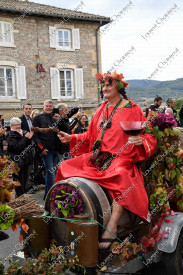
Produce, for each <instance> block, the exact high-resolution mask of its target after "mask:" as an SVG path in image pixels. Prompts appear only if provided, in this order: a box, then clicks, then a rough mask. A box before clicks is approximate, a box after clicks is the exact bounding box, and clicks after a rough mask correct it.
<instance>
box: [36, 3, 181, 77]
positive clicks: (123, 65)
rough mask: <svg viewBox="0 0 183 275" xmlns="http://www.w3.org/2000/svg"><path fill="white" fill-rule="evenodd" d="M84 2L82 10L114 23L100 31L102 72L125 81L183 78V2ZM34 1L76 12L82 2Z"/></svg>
mask: <svg viewBox="0 0 183 275" xmlns="http://www.w3.org/2000/svg"><path fill="white" fill-rule="evenodd" d="M82 1H83V2H84V5H83V6H82V9H81V11H83V12H88V13H93V14H100V15H104V16H107V17H111V18H112V19H113V20H114V21H113V23H111V24H110V26H109V27H108V28H107V29H106V26H104V27H102V28H101V32H102V33H101V43H102V71H103V72H105V71H107V70H110V69H111V68H112V67H113V66H114V68H116V70H117V72H122V73H123V74H124V76H125V78H126V79H147V78H148V79H155V80H173V79H176V78H182V77H183V74H182V73H183V19H182V15H183V1H182V0H159V1H155V0H82ZM174 1H175V2H174ZM32 2H36V3H40V4H46V5H52V6H57V7H61V8H66V9H73V10H74V9H76V8H77V6H78V5H79V4H80V3H81V0H69V1H65V0H52V1H50V0H34V1H33V0H32ZM117 16H118V19H117ZM127 53H128V54H127ZM125 54H126V56H125ZM120 59H121V61H120Z"/></svg>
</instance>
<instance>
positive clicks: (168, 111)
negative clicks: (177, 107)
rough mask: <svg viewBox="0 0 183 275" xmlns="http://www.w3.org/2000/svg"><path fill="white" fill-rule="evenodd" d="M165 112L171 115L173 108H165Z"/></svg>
mask: <svg viewBox="0 0 183 275" xmlns="http://www.w3.org/2000/svg"><path fill="white" fill-rule="evenodd" d="M166 113H168V114H171V115H173V110H172V109H171V108H166V111H165V114H166Z"/></svg>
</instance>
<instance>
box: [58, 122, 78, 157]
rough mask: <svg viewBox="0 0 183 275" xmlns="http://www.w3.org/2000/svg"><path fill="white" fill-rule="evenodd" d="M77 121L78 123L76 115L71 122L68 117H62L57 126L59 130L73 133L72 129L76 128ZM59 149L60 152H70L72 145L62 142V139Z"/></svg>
mask: <svg viewBox="0 0 183 275" xmlns="http://www.w3.org/2000/svg"><path fill="white" fill-rule="evenodd" d="M77 123H78V119H77V118H76V117H75V118H74V119H73V120H72V121H71V122H69V119H68V118H61V119H60V122H59V123H58V124H57V128H58V129H59V131H62V132H65V133H67V134H69V135H71V130H72V129H73V128H74V126H75V125H76V124H77ZM58 151H59V154H64V153H66V152H70V145H69V144H65V143H61V141H60V142H59V143H58Z"/></svg>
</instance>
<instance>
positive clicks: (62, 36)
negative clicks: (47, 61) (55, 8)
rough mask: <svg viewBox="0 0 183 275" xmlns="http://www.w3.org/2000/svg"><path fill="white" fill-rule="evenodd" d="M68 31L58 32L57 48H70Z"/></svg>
mask: <svg viewBox="0 0 183 275" xmlns="http://www.w3.org/2000/svg"><path fill="white" fill-rule="evenodd" d="M70 36H71V35H70V31H69V30H58V46H59V47H61V48H71V38H70Z"/></svg>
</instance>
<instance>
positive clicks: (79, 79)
mask: <svg viewBox="0 0 183 275" xmlns="http://www.w3.org/2000/svg"><path fill="white" fill-rule="evenodd" d="M75 87H76V98H84V90H83V69H81V68H79V69H76V70H75Z"/></svg>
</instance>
